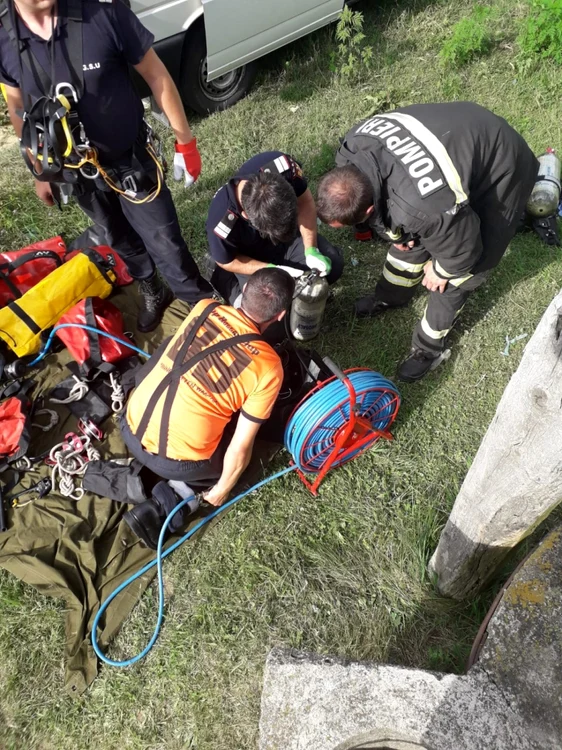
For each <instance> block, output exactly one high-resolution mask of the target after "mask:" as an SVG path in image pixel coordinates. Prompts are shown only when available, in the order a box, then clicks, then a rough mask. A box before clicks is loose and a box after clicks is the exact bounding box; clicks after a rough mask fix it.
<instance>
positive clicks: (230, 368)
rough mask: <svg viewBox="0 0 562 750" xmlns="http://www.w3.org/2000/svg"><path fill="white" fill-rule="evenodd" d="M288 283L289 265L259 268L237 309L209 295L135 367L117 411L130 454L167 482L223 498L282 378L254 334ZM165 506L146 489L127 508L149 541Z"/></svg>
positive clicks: (282, 301) (215, 501)
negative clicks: (144, 497)
mask: <svg viewBox="0 0 562 750" xmlns="http://www.w3.org/2000/svg"><path fill="white" fill-rule="evenodd" d="M293 292H294V282H293V279H292V278H291V277H290V276H289V275H288V274H286V273H285V272H283V271H281V270H279V269H277V268H264V269H260V270H259V271H257V272H256V273H255V274H254V275H253V276H251V277H250V279H249V281H248V282H247V284H246V285H245V287H244V291H243V294H242V301H241V305H240V308H239V309H235V308H233V307H230V306H227V305H219V303H218V302H214V301H213V300H210V299H209V300H203V301H202V302H200V303H199V304H198V305H196V306H195V307H194V309H193V311H192V312H191V314H190V315H189V316H188V317H187V318H186V320H185V321H184V322H183V323H182V325H181V326H180V327H179V329H178V330H177V332H176V334H175V336H174V337H173V338H172V339H171V340H170V341H166V342H165V343H164V344H162V345H161V347H160V349H159V350H158V351H156V352H155V354H153V356H152V357H151V358H150V360H149V361H148V362H147V364H146V365H144V367H143V369H142V370H141V371H140V375H139V377H138V379H137V383H138V385H137V388H136V389H135V390H134V391H133V393H132V394H131V397H130V399H129V403H128V406H127V413H126V415H125V416H124V417H123V418H122V419H121V431H122V433H123V438H124V440H125V444H126V445H127V447H128V449H129V451H130V452H131V454H132V455H133V456H134V457H135V458H136V459H137V460H139V461H140V462H141V463H142V464H143V465H144V466H146V467H147V468H148V469H150V470H151V471H152V472H153V473H154V474H156V475H157V476H159V477H163V478H164V479H167V480H171V481H172V482H185V483H187V484H188V485H190V487H192V488H194V489H208V488H209V487H210V488H211V489H210V490H209V491H208V492H207V494H206V498H205V499H206V500H207V502H208V503H210V504H211V505H217V506H218V505H222V503H223V502H224V501H225V500H226V499H227V497H228V495H229V493H230V491H231V490H232V488H233V487H234V485H235V484H236V482H237V481H238V479H239V478H240V476H241V474H242V472H243V471H244V469H245V468H246V467H247V466H248V463H249V461H250V458H251V455H252V450H253V446H254V441H255V438H256V435H257V433H258V430H259V428H260V426H261V425H262V424H263V423H264V422H265V421H266V420H267V419H268V418H269V417H270V415H271V412H272V409H273V406H274V404H275V401H276V399H277V396H278V394H279V389H280V387H281V385H282V383H283V367H282V365H281V360H280V358H279V355H278V354H277V353H276V352H275V351H274V350H273V348H272V347H271V346H270V345H269V344H268V343H266V342H265V341H264V340H263V338H262V334H263V333H264V332H265V331H266V330H267V328H268V327H269V326H270V325H272V324H274V323H276V322H277V321H280V320H281V319H282V318H283V317H284V315H285V313H286V310H287V309H288V307H289V306H290V304H291V299H292V296H293ZM211 485H212V486H211ZM166 492H167V494H168V495H169V494H170V493H169V492H168V491H166ZM178 501H179V500H178ZM174 503H175V501H173V503H172V504H174ZM169 505H170V504H169V502H167V498H163V499H162V498H160V500H158V499H156V500H155V499H154V498H153V499H152V500H149V501H147V502H145V503H142V504H141V505H139V506H136V507H134V508H132V509H131V510H130V511H129V512H128V513H127V515H126V520H127V522H128V523H129V525H130V526H131V528H132V529H133V531H135V533H136V534H137V535H138V536H140V537H141V538H142V539H144V540H145V541H146V543H147V544H148V545H149V546H155V542H156V541H157V540H158V534H159V532H160V529H161V528H162V524H163V523H164V520H165V518H166V515H167V514H168V513H169V512H170V507H169ZM180 515H181V514H180Z"/></svg>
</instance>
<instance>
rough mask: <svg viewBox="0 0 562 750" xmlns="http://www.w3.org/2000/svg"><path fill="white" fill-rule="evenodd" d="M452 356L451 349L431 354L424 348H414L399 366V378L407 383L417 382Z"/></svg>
mask: <svg viewBox="0 0 562 750" xmlns="http://www.w3.org/2000/svg"><path fill="white" fill-rule="evenodd" d="M450 356H451V350H450V349H445V351H443V352H440V353H439V354H431V353H430V352H426V351H424V350H423V349H412V350H411V351H410V354H409V356H408V357H406V359H405V360H404V361H403V362H402V364H401V365H400V367H399V368H398V374H397V378H398V380H401V381H403V382H405V383H415V382H416V381H417V380H421V379H422V378H423V377H424V375H427V373H428V372H431V370H435V368H436V367H438V366H439V365H440V364H441V362H444V361H445V360H446V359H449V357H450Z"/></svg>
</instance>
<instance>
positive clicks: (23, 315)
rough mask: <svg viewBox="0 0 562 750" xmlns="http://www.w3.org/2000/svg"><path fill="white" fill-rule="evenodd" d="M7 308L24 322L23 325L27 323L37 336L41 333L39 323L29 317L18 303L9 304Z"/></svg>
mask: <svg viewBox="0 0 562 750" xmlns="http://www.w3.org/2000/svg"><path fill="white" fill-rule="evenodd" d="M7 307H9V309H10V310H11V311H12V312H13V313H14V315H17V317H18V318H19V319H20V320H21V321H22V323H25V325H26V326H27V327H28V328H29V330H30V331H31V332H32V333H34V334H35V335H37V334H39V333H41V327H40V326H38V325H37V323H36V322H35V321H34V320H33V318H30V317H29V315H28V314H27V313H26V312H25V310H22V309H21V307H20V306H19V305H18V303H17V302H9V303H8V305H7Z"/></svg>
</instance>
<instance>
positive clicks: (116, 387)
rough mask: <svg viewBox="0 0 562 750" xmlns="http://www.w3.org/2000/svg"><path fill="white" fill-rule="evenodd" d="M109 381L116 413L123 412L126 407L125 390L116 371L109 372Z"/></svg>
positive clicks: (112, 404) (112, 406)
mask: <svg viewBox="0 0 562 750" xmlns="http://www.w3.org/2000/svg"><path fill="white" fill-rule="evenodd" d="M109 382H110V384H111V408H112V409H113V413H114V414H121V412H122V411H123V409H124V408H125V391H124V390H123V386H122V385H121V383H120V381H119V376H118V375H116V374H115V373H114V372H110V373H109Z"/></svg>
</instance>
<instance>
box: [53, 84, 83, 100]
mask: <svg viewBox="0 0 562 750" xmlns="http://www.w3.org/2000/svg"><path fill="white" fill-rule="evenodd" d="M65 89H66V90H67V91H69V92H70V96H67V95H66V94H65V93H64V90H65ZM60 95H62V96H66V98H67V99H73V100H74V104H78V93H77V91H76V89H75V88H74V86H73V85H72V84H71V83H57V86H56V88H55V96H60Z"/></svg>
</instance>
